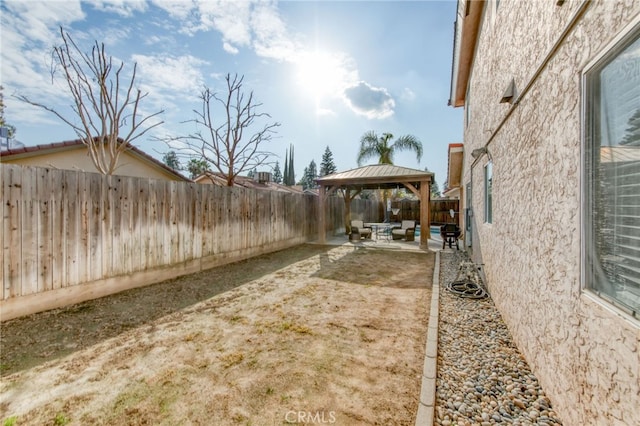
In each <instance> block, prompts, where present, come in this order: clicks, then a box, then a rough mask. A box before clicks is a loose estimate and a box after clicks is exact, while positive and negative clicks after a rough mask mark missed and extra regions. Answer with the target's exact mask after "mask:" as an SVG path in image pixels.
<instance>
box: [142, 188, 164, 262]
mask: <svg viewBox="0 0 640 426" xmlns="http://www.w3.org/2000/svg"><path fill="white" fill-rule="evenodd" d="M157 183H158V181H157V180H156V179H149V186H148V191H149V195H148V197H147V202H148V203H149V210H148V220H147V223H148V229H147V239H148V241H147V255H146V256H145V260H146V262H145V269H152V268H154V267H155V266H159V265H160V262H159V259H158V244H159V243H158V241H159V240H161V239H162V237H161V235H159V234H160V232H161V230H160V229H159V226H158V185H157Z"/></svg>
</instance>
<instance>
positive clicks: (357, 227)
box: [350, 220, 371, 240]
mask: <svg viewBox="0 0 640 426" xmlns="http://www.w3.org/2000/svg"><path fill="white" fill-rule="evenodd" d="M358 235H359V236H358ZM360 238H371V228H369V227H365V226H364V222H363V221H361V220H352V221H351V236H350V239H352V240H353V239H356V240H359V239H360Z"/></svg>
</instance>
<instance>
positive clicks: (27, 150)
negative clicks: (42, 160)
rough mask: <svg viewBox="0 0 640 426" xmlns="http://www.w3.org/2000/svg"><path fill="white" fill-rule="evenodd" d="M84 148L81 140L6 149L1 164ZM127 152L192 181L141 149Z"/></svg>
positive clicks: (157, 167)
mask: <svg viewBox="0 0 640 426" xmlns="http://www.w3.org/2000/svg"><path fill="white" fill-rule="evenodd" d="M82 148H85V145H84V144H83V143H82V141H81V140H80V139H76V140H69V141H63V142H55V143H50V144H43V145H35V146H24V147H20V148H11V149H6V150H4V151H0V162H3V163H4V162H6V163H10V162H15V161H18V160H24V159H28V158H35V157H42V156H46V155H51V154H54V153H60V152H64V151H71V150H78V149H82ZM125 152H126V153H129V154H131V155H132V156H133V157H135V158H136V159H137V160H138V161H141V162H143V163H145V164H147V165H149V166H151V167H153V168H156V169H158V170H159V171H161V172H162V173H163V174H166V175H169V176H170V177H172V178H174V179H175V180H181V181H187V182H188V181H190V179H188V178H186V177H185V176H183V175H182V174H180V173H179V172H177V171H175V170H174V169H172V168H171V167H169V166H167V165H166V164H164V163H162V162H160V161H158V160H156V159H155V158H153V157H151V156H150V155H148V154H147V153H145V152H144V151H142V150H140V149H139V148H136V147H135V146H133V145H129V147H128V148H127V150H126V151H125ZM87 160H89V161H90V159H89V158H87Z"/></svg>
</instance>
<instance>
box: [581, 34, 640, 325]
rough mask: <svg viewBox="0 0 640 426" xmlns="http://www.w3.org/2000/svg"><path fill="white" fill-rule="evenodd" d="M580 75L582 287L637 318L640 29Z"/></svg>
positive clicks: (639, 299) (639, 293) (639, 296)
mask: <svg viewBox="0 0 640 426" xmlns="http://www.w3.org/2000/svg"><path fill="white" fill-rule="evenodd" d="M583 78H584V80H583V81H584V90H585V93H584V112H585V120H584V125H585V128H584V168H583V174H584V175H583V182H584V200H583V207H584V209H583V210H584V216H583V219H584V220H583V226H584V229H583V231H584V237H585V238H584V241H583V250H584V256H582V257H583V262H584V264H583V271H584V286H585V287H586V288H587V289H589V290H591V291H593V292H595V293H596V294H598V295H600V297H602V298H603V299H605V300H607V301H609V302H611V303H613V304H615V305H616V306H618V307H619V308H621V309H622V310H624V311H626V312H627V313H629V314H630V315H632V316H634V317H636V318H640V314H639V311H640V24H639V23H638V22H636V24H635V27H634V28H632V29H631V30H630V31H626V32H625V33H624V35H623V36H621V37H619V38H618V40H617V41H616V42H614V44H613V45H612V46H611V47H610V48H609V49H607V51H606V53H605V54H604V55H602V56H601V57H599V58H598V59H597V60H596V61H595V62H594V63H593V64H592V65H591V66H590V67H589V68H587V70H586V71H585V73H584V76H583Z"/></svg>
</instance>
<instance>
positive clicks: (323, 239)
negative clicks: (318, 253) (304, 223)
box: [318, 185, 327, 244]
mask: <svg viewBox="0 0 640 426" xmlns="http://www.w3.org/2000/svg"><path fill="white" fill-rule="evenodd" d="M318 195H319V196H318V210H319V211H318V214H319V216H320V218H319V220H318V242H319V243H320V244H326V243H327V234H326V232H325V229H326V227H325V207H324V203H325V200H326V198H327V188H326V187H325V186H324V185H320V192H319V194H318Z"/></svg>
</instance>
